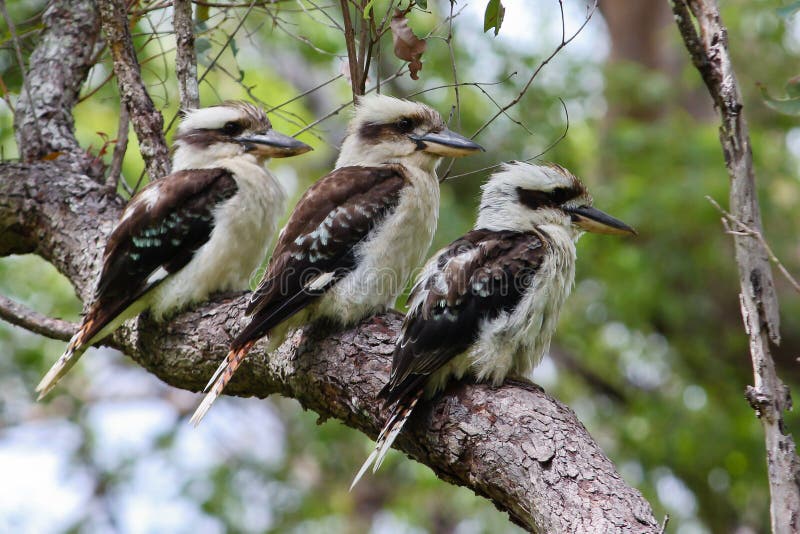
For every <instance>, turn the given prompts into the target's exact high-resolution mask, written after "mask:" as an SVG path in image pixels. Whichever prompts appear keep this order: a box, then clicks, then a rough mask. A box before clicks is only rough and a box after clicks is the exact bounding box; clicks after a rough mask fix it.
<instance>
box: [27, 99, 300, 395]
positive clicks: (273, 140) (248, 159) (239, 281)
mask: <svg viewBox="0 0 800 534" xmlns="http://www.w3.org/2000/svg"><path fill="white" fill-rule="evenodd" d="M174 145H175V149H174V153H173V156H172V161H173V167H174V169H175V170H174V172H173V173H172V174H169V175H167V176H165V177H163V178H161V179H160V180H156V181H153V182H152V183H150V184H149V185H148V186H147V187H145V188H144V189H142V190H141V191H140V192H139V193H138V194H137V195H136V196H134V197H133V198H131V200H130V202H129V203H128V205H127V207H126V208H125V211H124V212H123V213H122V217H121V219H120V220H119V222H118V223H117V226H116V227H115V228H114V230H113V231H112V232H111V235H110V236H109V238H108V242H107V243H106V248H105V252H104V254H103V268H102V272H101V273H100V278H99V280H98V282H97V287H96V289H95V293H94V298H93V301H92V303H91V305H90V306H89V309H88V312H87V313H86V315H85V317H84V318H83V321H82V322H81V325H80V328H79V329H78V332H77V333H76V334H75V335H74V336H73V337H72V340H71V341H70V342H69V345H68V346H67V350H66V352H64V354H63V355H62V356H61V357H60V358H59V359H58V361H57V362H56V363H55V365H53V367H52V368H51V369H50V370H49V371H48V372H47V374H46V375H45V376H44V378H43V379H42V381H41V382H40V383H39V385H38V386H37V387H36V391H38V392H39V399H41V398H42V397H44V396H45V395H46V394H47V393H48V392H49V391H50V390H51V389H52V388H53V387H54V386H55V385H56V383H57V382H58V381H59V380H60V379H61V377H62V376H64V375H65V374H66V373H67V371H69V369H70V368H71V367H72V366H73V365H75V362H77V360H78V358H80V356H81V354H83V352H84V351H85V350H86V349H87V348H88V347H89V346H90V345H92V344H93V343H95V342H97V341H99V340H101V339H103V338H104V337H106V336H108V335H109V334H111V333H112V332H113V331H114V330H116V329H117V328H118V327H119V326H120V325H121V324H122V323H123V322H124V321H126V320H127V319H130V318H131V317H134V316H136V315H138V314H139V313H141V312H143V311H144V310H149V311H150V313H151V314H152V315H153V317H154V318H156V319H161V318H163V317H164V316H166V315H168V314H170V313H173V312H175V311H177V310H178V309H180V308H182V307H184V306H186V305H188V304H190V303H193V302H200V301H202V300H205V299H206V298H207V297H208V295H209V294H210V293H213V292H215V291H226V290H234V289H236V290H238V289H246V288H247V286H248V282H249V278H250V275H251V274H252V273H253V272H254V271H255V269H256V268H257V267H258V265H259V263H260V262H261V260H262V259H263V258H264V255H265V253H266V250H267V247H268V245H269V244H270V242H271V241H272V238H273V236H274V235H275V233H276V229H277V228H276V227H277V224H278V220H279V217H280V216H281V215H282V214H283V213H284V210H285V204H286V194H285V193H284V191H283V189H282V188H281V186H280V184H279V183H278V181H277V180H276V179H275V177H274V176H273V175H272V174H270V173H269V172H268V171H267V170H266V169H265V168H264V163H265V162H266V161H267V160H268V159H269V158H271V157H277V158H282V157H288V156H294V155H297V154H302V153H304V152H307V151H309V150H311V147H309V146H308V145H306V144H305V143H301V142H300V141H297V140H296V139H293V138H291V137H289V136H287V135H284V134H281V133H278V132H276V131H275V130H273V129H272V125H271V124H270V121H269V119H268V118H267V115H266V114H265V113H264V111H263V110H261V109H260V108H258V107H256V106H254V105H252V104H249V103H246V102H225V103H223V104H220V105H218V106H213V107H208V108H201V109H196V110H191V111H188V112H186V113H185V114H184V117H183V120H182V121H181V125H180V127H179V128H178V132H177V134H176V136H175V143H174Z"/></svg>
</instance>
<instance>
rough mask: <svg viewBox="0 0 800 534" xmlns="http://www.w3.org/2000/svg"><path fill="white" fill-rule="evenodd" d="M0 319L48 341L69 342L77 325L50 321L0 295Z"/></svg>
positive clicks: (59, 320) (57, 320)
mask: <svg viewBox="0 0 800 534" xmlns="http://www.w3.org/2000/svg"><path fill="white" fill-rule="evenodd" d="M0 319H3V320H4V321H7V322H9V323H11V324H13V325H16V326H21V327H22V328H24V329H25V330H30V331H31V332H33V333H35V334H39V335H42V336H45V337H49V338H50V339H58V340H61V341H69V340H70V338H72V334H74V333H75V331H76V330H77V329H78V325H76V324H73V323H71V322H69V321H62V320H61V319H52V318H50V317H47V316H45V315H42V314H41V313H38V312H36V311H34V310H31V309H30V308H27V307H25V306H23V305H22V304H20V303H18V302H14V301H13V300H11V299H10V298H8V297H6V296H3V295H0Z"/></svg>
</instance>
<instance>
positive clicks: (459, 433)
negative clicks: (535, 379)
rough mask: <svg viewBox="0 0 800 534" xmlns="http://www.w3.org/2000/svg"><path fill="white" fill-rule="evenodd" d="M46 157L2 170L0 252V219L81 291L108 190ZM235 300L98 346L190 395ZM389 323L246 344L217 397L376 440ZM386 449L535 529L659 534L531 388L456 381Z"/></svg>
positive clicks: (229, 321)
mask: <svg viewBox="0 0 800 534" xmlns="http://www.w3.org/2000/svg"><path fill="white" fill-rule="evenodd" d="M49 165H54V164H53V163H50V164H47V165H45V164H39V165H33V166H26V165H20V164H5V165H0V253H3V252H4V251H6V250H7V247H4V245H5V243H4V238H5V236H6V235H7V234H8V233H9V232H7V231H6V230H7V229H8V226H7V225H8V224H9V223H11V224H12V226H13V227H14V228H16V230H15V231H14V232H13V233H14V235H16V236H18V237H17V238H16V239H15V240H14V241H15V242H19V241H20V240H21V241H24V244H25V246H26V248H27V249H28V250H31V251H35V252H36V253H37V254H39V255H41V256H42V257H44V258H45V259H47V260H49V261H51V262H52V263H53V264H54V265H56V267H58V268H59V269H60V270H61V271H62V272H64V273H65V274H66V275H67V276H68V277H69V278H70V280H71V281H72V282H73V283H74V284H75V286H76V289H77V291H78V293H79V294H80V295H82V296H83V297H84V298H85V297H88V296H89V295H90V293H91V289H92V285H93V283H94V280H93V276H91V273H94V272H96V268H97V264H98V262H99V259H100V258H99V257H100V254H101V251H102V245H103V240H104V236H105V235H106V233H107V232H108V231H109V229H110V227H111V225H112V224H113V222H114V221H115V220H116V217H118V216H119V213H120V211H121V206H120V205H119V203H117V202H109V201H110V200H112V199H114V198H115V197H111V196H110V195H109V194H108V189H107V188H103V187H101V186H99V185H98V184H95V183H93V182H90V181H89V180H88V179H86V177H85V176H83V175H80V174H78V173H69V172H54V171H57V170H58V169H54V168H47V167H48V166H49ZM10 176H14V177H16V178H17V179H16V180H10V179H8V178H9V177H10ZM103 204H105V205H104V209H100V205H103ZM78 206H82V207H83V208H85V209H76V208H78ZM70 207H72V209H69V208H70ZM56 213H58V214H60V216H59V218H57V219H56V218H54V217H53V216H52V214H56ZM244 308H245V299H244V298H241V297H238V296H237V297H228V298H225V299H217V300H216V301H214V302H212V303H210V304H206V305H204V306H202V307H200V308H198V309H195V310H192V311H189V312H186V313H183V314H180V315H179V316H178V317H176V318H175V319H174V320H172V321H171V322H169V323H168V324H163V325H162V324H156V323H154V322H153V321H152V320H150V319H149V318H148V317H147V316H146V315H145V316H143V317H141V318H140V319H139V320H138V321H135V322H131V323H128V324H127V325H126V326H124V327H123V328H121V329H120V330H119V331H118V333H117V334H116V335H115V336H114V337H113V338H112V339H111V340H109V341H108V342H109V343H111V344H112V345H113V346H115V347H117V348H119V349H120V350H123V351H124V352H125V353H127V354H129V355H130V356H131V357H132V358H133V359H134V360H136V361H137V362H139V363H140V364H141V365H142V366H144V367H145V368H147V369H148V370H149V371H151V372H152V373H154V374H155V375H157V376H158V377H160V378H161V379H162V380H164V381H166V382H167V383H169V384H171V385H173V386H175V387H180V388H185V389H191V390H195V391H197V390H200V389H201V388H202V387H203V386H204V385H205V383H206V381H207V380H208V377H209V376H211V374H212V373H213V372H214V370H215V369H216V367H217V365H218V363H219V361H220V359H221V358H223V357H224V355H225V353H226V351H227V348H228V343H229V340H230V335H231V334H232V333H235V332H236V331H238V329H239V328H240V327H241V323H240V320H241V318H242V317H243V312H244ZM399 328H400V316H399V315H397V314H394V313H392V314H388V315H384V316H378V317H375V318H373V319H370V320H368V321H366V322H365V323H363V324H361V325H359V326H358V327H356V328H354V329H351V330H347V331H344V332H337V333H331V332H330V331H328V330H327V329H326V328H325V327H324V326H319V327H314V328H309V329H307V331H305V332H302V331H300V332H297V333H296V334H295V335H294V336H293V337H291V339H290V340H289V341H288V342H287V343H285V344H284V345H283V346H282V347H281V348H280V349H279V350H278V351H277V352H276V353H274V354H271V355H270V357H269V358H268V357H267V356H266V354H264V351H263V346H260V347H259V346H258V345H257V346H256V348H254V350H253V351H252V353H251V354H252V355H251V357H250V358H249V359H248V361H247V362H246V363H245V364H243V366H242V368H241V370H240V371H239V372H237V374H236V378H235V379H234V380H233V382H232V383H231V384H230V386H229V388H227V389H226V392H228V393H230V394H236V395H254V396H258V397H265V396H267V395H270V394H272V393H279V394H281V395H285V396H287V397H292V398H295V399H297V400H298V401H299V402H300V403H301V404H302V405H303V406H304V407H306V408H308V409H312V410H314V411H316V412H317V413H319V414H320V416H321V417H322V418H328V417H335V418H337V419H340V420H342V421H343V422H344V423H345V424H347V425H348V426H351V427H353V428H356V429H358V430H361V431H363V432H365V433H366V434H368V435H370V436H371V437H373V438H374V437H375V436H376V435H377V434H378V431H379V430H380V428H381V425H382V423H383V417H382V414H381V413H380V401H379V400H377V393H378V391H379V390H380V388H381V387H382V386H383V384H384V383H385V382H386V380H387V378H388V373H389V368H390V366H391V354H392V351H393V348H394V340H395V337H396V335H397V333H398V331H399ZM259 348H260V349H261V350H259ZM396 443H397V447H398V448H399V449H400V450H402V451H403V452H405V453H406V454H408V455H410V456H411V457H413V458H415V459H416V460H418V461H420V462H422V463H424V464H426V465H428V466H430V467H431V469H433V470H434V471H435V472H436V474H437V475H438V476H439V477H441V478H443V479H444V480H446V481H448V482H450V483H453V484H458V485H463V486H466V487H468V488H470V489H472V490H473V491H475V492H476V493H477V494H479V495H482V496H484V497H487V498H489V499H491V500H492V502H494V503H495V505H496V506H498V508H500V509H501V510H505V511H507V512H508V513H509V516H510V517H511V519H512V521H514V522H515V523H517V524H519V525H521V526H523V527H524V528H527V529H530V530H532V531H536V532H607V531H618V530H624V531H626V532H658V524H657V523H656V521H655V519H654V517H653V513H652V510H651V508H650V505H649V504H648V503H647V501H645V500H644V498H643V497H642V496H641V494H640V493H639V492H638V491H637V490H635V489H633V488H631V487H629V486H627V485H626V484H625V482H624V481H623V480H622V478H621V477H620V476H619V474H618V473H617V472H616V470H615V468H614V465H613V464H612V463H611V461H610V460H609V459H608V458H607V457H606V455H605V454H604V453H603V451H602V450H601V449H600V447H599V446H598V445H597V443H596V442H595V441H594V440H593V439H592V438H591V436H590V435H589V434H588V432H587V431H586V429H585V428H584V427H583V425H582V424H581V423H580V422H579V421H578V419H577V418H576V417H575V414H574V413H573V412H572V411H571V410H570V409H569V408H567V407H566V406H564V405H563V404H561V403H560V402H558V401H557V400H555V399H553V398H552V397H550V396H549V395H547V394H546V393H544V392H543V391H541V390H540V389H538V388H537V387H536V386H533V385H532V384H529V383H507V384H505V385H503V386H502V387H499V388H492V387H489V386H486V385H467V384H458V385H455V386H453V387H452V388H451V389H449V390H447V391H446V392H445V393H444V394H443V395H441V396H440V397H438V398H437V399H436V400H435V401H433V402H432V403H429V404H426V405H423V406H421V409H419V410H418V413H417V414H416V415H415V416H414V417H413V418H412V420H411V422H410V424H409V425H408V431H405V432H403V433H402V434H401V435H400V437H399V438H398V440H397V442H396Z"/></svg>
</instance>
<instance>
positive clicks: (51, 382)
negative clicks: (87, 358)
mask: <svg viewBox="0 0 800 534" xmlns="http://www.w3.org/2000/svg"><path fill="white" fill-rule="evenodd" d="M91 329H92V321H88V322H86V323H84V324H83V325H82V326H81V327H80V328H79V329H78V331H77V332H76V333H75V335H74V336H72V339H71V340H70V341H69V345H67V350H65V351H64V354H62V355H61V356H60V357H59V358H58V360H56V363H54V364H53V366H52V367H51V368H50V370H49V371H47V373H46V374H45V375H44V377H42V380H41V381H40V382H39V384H38V385H37V386H36V392H37V393H38V394H39V396H38V397H37V398H36V400H37V401H40V400H42V399H43V398H44V397H45V396H46V395H47V394H48V393H50V391H51V390H52V389H53V388H54V387H56V384H58V382H59V380H61V379H62V378H63V377H64V375H66V374H67V373H68V372H69V370H70V369H72V366H73V365H75V364H76V363H77V362H78V359H79V358H80V357H81V355H83V353H84V352H86V349H87V348H89V347H88V344H87V343H86V342H87V341H89V340H87V339H86V336H87V335H88V333H89V331H90V330H91Z"/></svg>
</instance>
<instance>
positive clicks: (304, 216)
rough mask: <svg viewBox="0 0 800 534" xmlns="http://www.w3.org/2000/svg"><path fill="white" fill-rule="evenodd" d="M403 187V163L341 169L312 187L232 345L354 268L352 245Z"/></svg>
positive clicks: (272, 323)
mask: <svg viewBox="0 0 800 534" xmlns="http://www.w3.org/2000/svg"><path fill="white" fill-rule="evenodd" d="M405 185H406V180H405V177H404V174H403V170H402V167H399V166H382V167H342V168H340V169H336V170H335V171H333V172H331V173H330V174H328V175H327V176H325V177H324V178H322V179H321V180H319V181H318V182H317V183H315V184H314V185H313V186H311V187H310V188H309V189H308V191H306V193H305V194H304V195H303V197H302V198H301V199H300V201H299V202H298V204H297V206H296V207H295V209H294V211H293V212H292V215H291V217H290V218H289V222H288V223H287V224H286V227H285V228H284V229H283V231H282V232H281V235H280V237H279V238H278V244H277V245H276V247H275V251H274V252H273V254H272V257H271V259H270V262H269V265H268V266H267V272H266V273H265V275H264V278H263V279H262V280H261V283H260V284H259V286H258V288H257V289H256V291H255V292H254V293H253V296H252V298H251V300H250V305H249V306H248V308H247V313H248V314H250V315H252V319H251V321H250V324H249V325H248V326H247V327H246V328H245V329H244V330H243V331H242V333H241V334H240V335H239V336H238V337H237V339H236V341H234V346H239V345H242V344H244V343H246V342H247V341H249V340H252V339H257V338H258V337H261V336H263V335H265V334H266V333H267V332H268V331H269V330H270V329H271V328H273V327H274V326H275V325H277V324H279V323H280V322H281V321H283V320H285V319H286V318H288V317H289V316H291V315H292V314H294V313H296V312H297V311H299V310H300V309H302V308H303V307H305V306H306V305H308V304H309V303H310V302H311V301H312V300H314V299H316V298H317V297H319V296H320V295H322V294H323V293H324V292H325V291H327V290H328V289H330V287H332V286H333V285H334V284H335V283H336V282H337V281H339V280H340V279H341V278H342V277H344V276H345V275H346V274H347V273H348V272H350V271H351V270H353V269H354V268H355V265H356V261H357V259H356V257H355V250H354V249H355V247H356V245H358V244H359V243H360V242H362V241H363V240H364V239H366V238H367V237H368V236H369V234H370V232H371V231H372V230H373V229H374V228H375V227H376V226H377V225H378V224H379V223H380V222H381V221H382V220H383V219H384V218H385V217H386V216H387V215H388V214H389V213H391V212H392V211H393V210H394V208H395V206H396V205H397V203H398V201H399V199H400V192H401V190H402V189H403V187H404V186H405ZM315 280H316V281H317V284H313V283H312V282H314V281H315Z"/></svg>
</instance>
